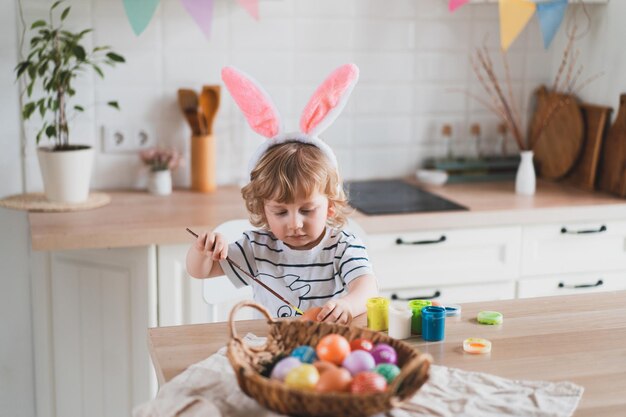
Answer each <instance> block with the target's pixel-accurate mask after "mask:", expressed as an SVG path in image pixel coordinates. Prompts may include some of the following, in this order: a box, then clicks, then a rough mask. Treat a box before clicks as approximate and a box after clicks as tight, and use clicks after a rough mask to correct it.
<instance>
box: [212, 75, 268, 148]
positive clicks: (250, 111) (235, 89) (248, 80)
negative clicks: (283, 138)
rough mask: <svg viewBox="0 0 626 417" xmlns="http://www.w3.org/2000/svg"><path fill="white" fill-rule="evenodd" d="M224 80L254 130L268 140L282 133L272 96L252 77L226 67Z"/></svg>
mask: <svg viewBox="0 0 626 417" xmlns="http://www.w3.org/2000/svg"><path fill="white" fill-rule="evenodd" d="M222 80H224V84H226V88H228V91H230V95H231V96H233V99H234V100H235V103H237V105H238V106H239V108H240V109H241V111H242V113H243V115H244V116H245V118H246V120H247V121H248V124H249V125H250V127H251V128H252V130H254V131H255V132H257V133H258V134H260V135H262V136H265V137H266V138H273V137H274V136H276V135H278V134H279V133H280V116H279V114H278V111H277V110H276V107H275V106H274V103H272V99H271V98H270V96H269V95H268V94H267V93H266V92H265V90H263V88H262V87H261V86H260V85H259V84H258V83H257V82H256V81H254V79H253V78H252V77H250V76H249V75H247V74H245V73H244V72H242V71H239V70H237V69H235V68H233V67H224V68H222Z"/></svg>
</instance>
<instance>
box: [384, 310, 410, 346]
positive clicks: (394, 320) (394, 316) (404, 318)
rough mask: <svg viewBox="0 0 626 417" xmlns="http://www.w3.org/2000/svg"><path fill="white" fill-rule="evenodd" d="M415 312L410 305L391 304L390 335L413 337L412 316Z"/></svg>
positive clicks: (401, 337)
mask: <svg viewBox="0 0 626 417" xmlns="http://www.w3.org/2000/svg"><path fill="white" fill-rule="evenodd" d="M412 317H413V312H412V311H411V310H410V309H409V307H408V305H406V306H403V305H400V304H391V305H390V306H389V337H393V338H394V339H408V338H409V337H411V318H412Z"/></svg>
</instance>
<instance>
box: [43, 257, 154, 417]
mask: <svg viewBox="0 0 626 417" xmlns="http://www.w3.org/2000/svg"><path fill="white" fill-rule="evenodd" d="M31 265H32V271H31V280H32V300H33V337H34V347H35V349H34V352H35V380H36V390H35V391H36V399H35V400H36V409H37V416H38V417H82V416H103V417H104V416H111V417H114V416H115V417H118V416H123V415H130V412H131V410H132V407H133V406H134V405H136V404H139V403H141V402H144V401H146V400H148V399H150V398H152V397H153V395H154V394H155V393H156V388H157V384H156V376H155V375H154V371H153V368H152V365H151V363H150V359H149V352H148V346H147V342H146V340H147V330H148V328H149V327H153V326H156V324H157V321H156V254H155V248H154V246H151V247H140V248H124V249H98V250H76V251H58V252H34V253H33V254H32V259H31Z"/></svg>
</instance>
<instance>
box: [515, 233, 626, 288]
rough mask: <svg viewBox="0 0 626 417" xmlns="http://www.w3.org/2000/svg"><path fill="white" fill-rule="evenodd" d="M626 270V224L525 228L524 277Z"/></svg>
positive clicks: (523, 243) (523, 234)
mask: <svg viewBox="0 0 626 417" xmlns="http://www.w3.org/2000/svg"><path fill="white" fill-rule="evenodd" d="M618 269H626V222H594V223H589V222H588V223H574V224H571V223H570V224H551V225H541V226H528V227H524V229H523V233H522V273H521V275H523V276H524V275H544V274H561V273H568V272H584V271H602V270H618Z"/></svg>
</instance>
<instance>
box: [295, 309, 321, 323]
mask: <svg viewBox="0 0 626 417" xmlns="http://www.w3.org/2000/svg"><path fill="white" fill-rule="evenodd" d="M320 311H322V307H312V308H309V309H308V310H307V311H305V312H304V314H303V315H301V316H300V320H311V321H317V315H318V314H319V313H320Z"/></svg>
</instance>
